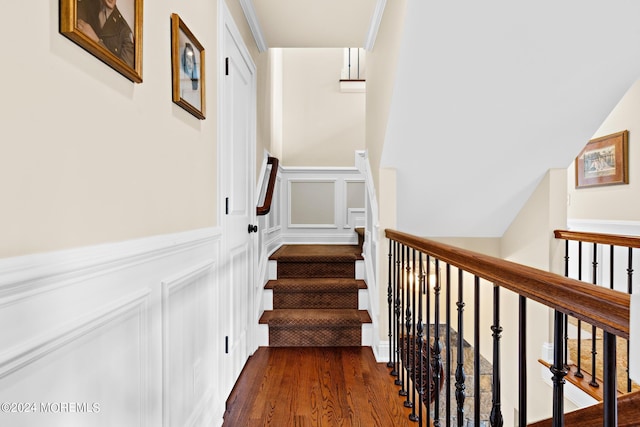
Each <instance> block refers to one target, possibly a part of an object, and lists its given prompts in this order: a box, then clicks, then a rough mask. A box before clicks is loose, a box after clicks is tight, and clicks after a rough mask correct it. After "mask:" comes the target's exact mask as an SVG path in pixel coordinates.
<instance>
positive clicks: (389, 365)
mask: <svg viewBox="0 0 640 427" xmlns="http://www.w3.org/2000/svg"><path fill="white" fill-rule="evenodd" d="M392 248H393V241H392V240H389V271H388V274H387V276H388V283H387V310H388V315H389V330H388V333H387V336H388V337H389V361H388V362H387V368H393V345H392V344H391V343H392V342H393V339H392V338H393V326H392V322H393V304H392V303H393V287H392V285H391V281H392V274H393V271H392V263H393V255H392V253H391V252H392Z"/></svg>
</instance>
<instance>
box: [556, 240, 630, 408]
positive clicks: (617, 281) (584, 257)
mask: <svg viewBox="0 0 640 427" xmlns="http://www.w3.org/2000/svg"><path fill="white" fill-rule="evenodd" d="M554 234H555V237H556V238H557V239H562V240H565V258H564V259H565V275H566V276H567V277H573V278H574V279H578V280H581V281H585V282H587V283H591V284H592V285H597V286H601V287H607V288H609V289H616V290H619V291H621V292H626V293H628V294H631V293H632V292H633V284H634V275H633V272H634V256H633V255H634V251H636V250H637V249H638V248H640V237H637V236H623V235H615V234H604V233H591V232H579V231H567V230H556V231H555V233H554ZM639 261H640V258H638V257H636V259H635V264H638V263H639ZM635 267H636V269H637V265H636V266H635ZM587 323H589V322H587ZM585 326H586V325H584V324H583V321H582V320H577V321H573V322H571V331H572V332H573V335H572V336H570V335H569V333H568V331H569V329H570V318H569V316H567V317H566V318H565V341H564V353H565V365H566V366H567V368H569V369H570V375H571V376H573V377H575V378H577V379H578V380H576V383H577V384H580V385H582V383H585V384H586V385H585V386H583V387H582V388H583V389H584V391H585V392H587V393H588V394H590V395H592V396H598V395H599V393H600V390H599V388H600V378H598V371H599V369H598V366H599V365H600V364H601V362H600V360H599V358H598V356H599V354H598V347H597V341H598V340H597V337H598V336H599V331H598V329H597V326H596V325H590V327H586V328H585ZM570 341H571V342H573V343H575V345H572V346H571V347H572V349H570V346H569V342H570ZM622 347H626V352H623V353H626V354H618V355H617V356H618V357H617V361H618V366H619V367H622V368H623V369H625V370H626V375H625V377H626V378H625V380H624V381H622V380H619V381H618V383H617V384H616V385H617V389H618V391H620V392H622V393H630V392H632V391H634V389H640V387H638V386H637V385H635V384H633V383H632V381H631V378H630V377H629V369H628V361H629V342H628V341H627V342H626V343H624V342H623V343H622ZM585 350H586V351H587V352H590V353H591V357H588V354H587V355H583V351H585ZM583 356H587V357H583ZM585 358H586V359H590V360H587V363H586V365H587V366H586V367H585V366H584V365H585V364H584V363H583V359H585ZM583 368H584V369H586V372H584V371H583ZM585 377H587V378H588V379H585ZM619 377H622V375H619Z"/></svg>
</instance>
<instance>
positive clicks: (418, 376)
mask: <svg viewBox="0 0 640 427" xmlns="http://www.w3.org/2000/svg"><path fill="white" fill-rule="evenodd" d="M417 285H418V286H417V287H416V290H417V292H418V296H419V298H418V319H417V324H418V326H417V328H416V329H417V331H416V332H417V338H416V339H417V344H416V348H417V352H418V369H417V370H416V376H415V377H414V378H416V379H414V381H415V382H414V387H415V385H416V384H417V387H418V415H417V416H416V414H415V410H414V411H413V412H412V413H411V415H410V416H409V419H410V420H411V421H418V423H419V424H418V425H419V426H420V427H422V404H423V402H424V399H423V396H424V378H423V375H422V371H423V369H424V367H423V364H422V334H423V328H422V289H423V287H424V271H423V269H422V252H420V254H419V256H418V283H417Z"/></svg>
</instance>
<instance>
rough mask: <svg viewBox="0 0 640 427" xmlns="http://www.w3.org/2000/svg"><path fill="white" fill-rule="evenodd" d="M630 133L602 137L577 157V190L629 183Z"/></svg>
mask: <svg viewBox="0 0 640 427" xmlns="http://www.w3.org/2000/svg"><path fill="white" fill-rule="evenodd" d="M628 151H629V131H627V130H624V131H622V132H618V133H614V134H611V135H606V136H602V137H600V138H595V139H592V140H591V141H589V143H588V144H587V145H586V146H585V147H584V149H583V150H582V151H581V152H580V154H579V155H578V157H576V161H575V165H576V188H584V187H595V186H600V185H616V184H628V183H629V156H628Z"/></svg>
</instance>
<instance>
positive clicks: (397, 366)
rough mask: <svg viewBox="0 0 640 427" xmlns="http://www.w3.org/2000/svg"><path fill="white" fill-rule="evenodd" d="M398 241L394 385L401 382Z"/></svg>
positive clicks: (397, 244)
mask: <svg viewBox="0 0 640 427" xmlns="http://www.w3.org/2000/svg"><path fill="white" fill-rule="evenodd" d="M399 251H400V243H398V242H396V249H395V252H396V254H395V259H396V268H395V273H396V302H395V315H396V325H395V335H396V339H395V345H396V356H395V364H394V365H395V368H394V370H393V373H392V374H393V375H394V376H395V377H396V380H395V381H394V383H395V385H400V384H402V380H401V379H400V344H401V342H400V292H401V290H400V286H401V284H400V269H401V266H400V254H399Z"/></svg>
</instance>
